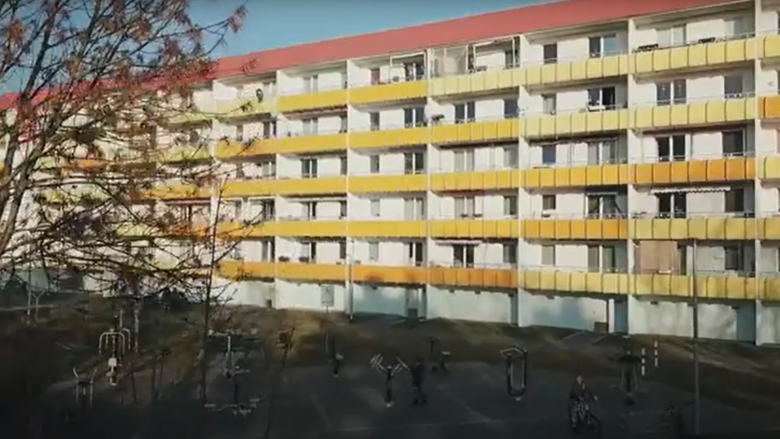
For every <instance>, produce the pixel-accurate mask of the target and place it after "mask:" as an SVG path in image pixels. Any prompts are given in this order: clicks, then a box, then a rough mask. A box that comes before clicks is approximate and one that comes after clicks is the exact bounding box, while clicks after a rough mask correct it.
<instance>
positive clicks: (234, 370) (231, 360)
mask: <svg viewBox="0 0 780 439" xmlns="http://www.w3.org/2000/svg"><path fill="white" fill-rule="evenodd" d="M209 337H211V338H224V339H225V351H224V353H223V355H224V358H223V360H222V376H224V377H225V378H228V379H231V378H233V377H235V376H236V375H243V374H245V373H248V372H249V370H248V369H242V368H241V367H240V366H239V365H238V358H237V356H236V350H235V349H234V347H233V341H234V339H233V337H236V335H235V334H233V332H232V331H227V332H224V333H219V332H214V330H209Z"/></svg>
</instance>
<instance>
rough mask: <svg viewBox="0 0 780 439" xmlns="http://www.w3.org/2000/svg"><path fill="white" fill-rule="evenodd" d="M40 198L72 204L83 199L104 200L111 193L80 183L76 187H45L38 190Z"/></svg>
mask: <svg viewBox="0 0 780 439" xmlns="http://www.w3.org/2000/svg"><path fill="white" fill-rule="evenodd" d="M40 196H41V199H42V201H43V202H44V203H48V204H72V203H79V202H82V201H85V200H88V199H89V200H95V201H105V200H108V199H109V198H111V194H110V193H107V192H106V191H104V190H101V189H100V188H99V187H88V186H86V185H80V186H79V187H77V188H76V189H67V187H60V188H56V189H45V190H43V191H41V192H40Z"/></svg>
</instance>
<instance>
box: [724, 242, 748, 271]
mask: <svg viewBox="0 0 780 439" xmlns="http://www.w3.org/2000/svg"><path fill="white" fill-rule="evenodd" d="M723 251H724V258H723V259H724V267H723V268H724V269H725V270H727V271H745V248H744V247H742V246H737V245H727V246H724V247H723Z"/></svg>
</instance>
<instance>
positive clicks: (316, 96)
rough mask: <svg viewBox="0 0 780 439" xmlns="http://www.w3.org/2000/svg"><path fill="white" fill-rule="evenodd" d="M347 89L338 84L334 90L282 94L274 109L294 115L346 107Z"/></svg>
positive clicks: (322, 89) (325, 89)
mask: <svg viewBox="0 0 780 439" xmlns="http://www.w3.org/2000/svg"><path fill="white" fill-rule="evenodd" d="M347 95H348V92H347V89H346V88H344V87H343V85H341V84H339V85H338V86H334V88H330V89H328V88H320V89H318V90H317V91H309V92H303V91H302V92H300V93H289V94H282V95H279V96H278V97H277V100H276V109H277V111H279V112H281V113H295V112H300V111H306V110H324V109H328V108H339V107H344V106H346V105H347Z"/></svg>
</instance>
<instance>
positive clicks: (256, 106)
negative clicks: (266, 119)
mask: <svg viewBox="0 0 780 439" xmlns="http://www.w3.org/2000/svg"><path fill="white" fill-rule="evenodd" d="M275 103H276V98H275V97H274V96H264V97H263V100H262V101H260V100H258V99H257V98H256V97H243V98H237V99H227V100H224V101H221V102H219V103H218V104H217V116H218V117H219V118H220V119H224V120H230V119H240V118H246V117H254V116H261V115H265V114H271V113H272V112H273V111H274V107H275Z"/></svg>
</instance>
